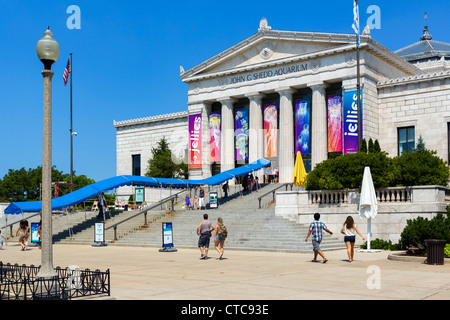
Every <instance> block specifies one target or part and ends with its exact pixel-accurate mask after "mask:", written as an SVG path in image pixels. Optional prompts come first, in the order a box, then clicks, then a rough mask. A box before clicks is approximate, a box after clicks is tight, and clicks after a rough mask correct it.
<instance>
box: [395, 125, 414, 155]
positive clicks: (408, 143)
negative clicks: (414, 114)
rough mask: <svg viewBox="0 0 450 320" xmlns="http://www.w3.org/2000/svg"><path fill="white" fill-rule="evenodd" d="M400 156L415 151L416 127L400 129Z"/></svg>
mask: <svg viewBox="0 0 450 320" xmlns="http://www.w3.org/2000/svg"><path fill="white" fill-rule="evenodd" d="M397 130H398V155H399V156H401V155H402V152H403V151H404V152H406V153H410V152H413V151H414V146H415V144H414V143H415V138H414V127H406V128H398V129H397Z"/></svg>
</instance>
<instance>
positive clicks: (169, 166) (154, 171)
mask: <svg viewBox="0 0 450 320" xmlns="http://www.w3.org/2000/svg"><path fill="white" fill-rule="evenodd" d="M173 158H174V157H173V156H172V151H171V150H170V148H169V144H168V143H167V141H166V139H165V138H162V139H161V140H160V141H159V142H158V146H157V147H156V148H152V158H151V159H149V160H148V166H147V170H146V173H145V175H146V176H147V177H155V178H187V176H188V165H187V164H185V163H184V162H183V161H181V160H180V159H175V160H176V162H174V161H173Z"/></svg>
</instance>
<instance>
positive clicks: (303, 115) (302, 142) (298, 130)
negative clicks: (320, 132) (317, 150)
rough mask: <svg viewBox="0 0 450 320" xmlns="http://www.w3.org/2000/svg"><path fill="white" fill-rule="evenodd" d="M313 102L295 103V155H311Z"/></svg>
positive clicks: (301, 101)
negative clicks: (298, 152) (298, 153)
mask: <svg viewBox="0 0 450 320" xmlns="http://www.w3.org/2000/svg"><path fill="white" fill-rule="evenodd" d="M310 121H311V102H310V100H307V99H304V100H297V101H295V154H297V151H300V153H301V154H302V155H305V154H310V153H311V148H310V147H311V131H310V125H311V124H310Z"/></svg>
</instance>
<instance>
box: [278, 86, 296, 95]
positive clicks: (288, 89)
mask: <svg viewBox="0 0 450 320" xmlns="http://www.w3.org/2000/svg"><path fill="white" fill-rule="evenodd" d="M295 91H296V90H295V89H294V88H291V87H284V88H283V87H282V88H278V90H277V92H278V94H279V95H282V94H283V95H285V94H293V93H294V92H295Z"/></svg>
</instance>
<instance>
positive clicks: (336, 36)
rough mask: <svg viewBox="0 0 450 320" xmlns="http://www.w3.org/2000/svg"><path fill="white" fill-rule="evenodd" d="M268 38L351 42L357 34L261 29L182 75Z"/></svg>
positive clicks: (198, 70) (183, 76)
mask: <svg viewBox="0 0 450 320" xmlns="http://www.w3.org/2000/svg"><path fill="white" fill-rule="evenodd" d="M268 39H275V40H304V41H316V42H334V43H336V42H337V43H339V42H341V43H342V44H344V45H345V44H350V43H354V42H355V41H356V35H354V34H344V33H322V32H299V31H283V30H261V31H259V32H258V33H256V34H254V35H252V36H250V37H249V38H247V39H245V40H243V41H241V42H239V43H237V44H235V45H234V46H232V47H230V48H228V49H227V50H225V51H222V52H221V53H219V54H217V55H215V56H213V57H212V58H210V59H208V60H206V61H204V62H202V63H201V64H199V65H197V66H195V67H193V68H191V69H189V70H187V71H186V72H183V73H182V74H181V75H180V77H181V79H182V80H183V81H184V80H186V79H188V78H191V77H193V76H195V75H196V74H198V73H199V72H201V71H202V70H204V69H206V68H209V67H211V66H214V65H215V64H217V63H218V62H221V61H222V60H223V59H224V58H227V57H229V56H231V55H234V54H237V53H238V52H239V51H241V50H243V49H246V48H248V47H249V45H251V44H254V43H257V42H260V41H263V40H268Z"/></svg>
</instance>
